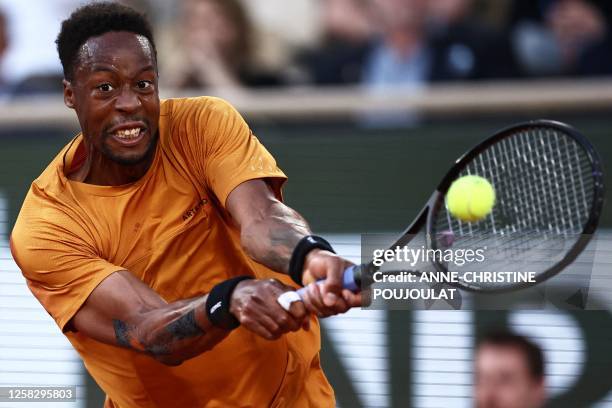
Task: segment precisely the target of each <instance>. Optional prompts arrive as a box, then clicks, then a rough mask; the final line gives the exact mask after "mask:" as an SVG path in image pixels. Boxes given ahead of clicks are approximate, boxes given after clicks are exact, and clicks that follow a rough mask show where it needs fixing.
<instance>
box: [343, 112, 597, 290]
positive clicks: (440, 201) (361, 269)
mask: <svg viewBox="0 0 612 408" xmlns="http://www.w3.org/2000/svg"><path fill="white" fill-rule="evenodd" d="M533 128H543V129H554V130H558V131H561V132H563V133H565V134H567V135H569V136H570V137H572V138H573V139H574V140H575V141H576V142H578V144H579V145H580V146H581V147H582V148H583V149H584V151H585V152H586V153H587V156H588V157H589V159H590V163H591V171H592V174H593V181H594V197H593V203H592V205H591V210H590V213H589V218H588V220H587V222H586V223H585V225H584V227H583V231H582V233H581V235H580V238H579V239H578V240H577V241H576V243H575V244H574V245H573V246H572V248H570V250H569V251H568V252H567V254H566V255H565V257H564V258H563V259H562V260H561V261H559V262H557V263H556V264H555V265H554V266H553V267H552V268H550V269H548V270H547V271H545V272H544V273H542V274H539V275H538V276H537V277H536V282H533V283H524V284H515V285H511V286H510V285H508V286H504V287H500V288H495V289H487V290H482V289H478V288H474V287H470V286H467V285H462V284H459V283H457V284H449V285H450V286H453V287H458V288H460V289H462V290H465V291H468V292H473V293H481V294H482V293H485V294H499V293H508V292H513V291H517V290H521V289H526V288H529V287H532V286H534V285H537V284H539V283H542V282H543V281H545V280H548V279H549V278H551V277H553V276H554V275H556V274H557V273H559V272H560V271H562V270H563V269H565V267H566V266H568V265H569V264H571V263H572V262H573V261H574V260H575V259H576V258H577V257H578V255H579V254H580V253H581V252H582V251H583V250H584V248H586V246H587V245H588V243H589V242H590V240H591V238H592V235H593V233H594V232H595V231H596V230H597V225H598V224H599V219H600V216H601V213H602V210H603V204H604V194H605V185H604V172H603V166H602V162H601V158H600V157H599V154H598V153H597V151H596V150H595V148H594V147H593V145H592V144H591V142H590V141H589V140H588V139H587V138H586V137H585V136H583V135H582V134H581V133H580V132H578V131H577V130H576V129H575V128H573V127H572V126H570V125H568V124H565V123H562V122H558V121H554V120H548V119H538V120H532V121H529V122H523V123H519V124H514V125H511V126H508V127H506V128H502V129H501V130H499V131H498V132H496V133H495V134H494V135H493V136H491V137H488V138H487V139H485V140H483V141H481V142H480V143H479V144H477V145H476V146H474V147H472V149H470V150H468V151H467V152H466V153H464V154H463V155H462V156H461V157H459V158H458V159H457V160H456V161H455V164H454V165H453V166H452V167H451V168H450V170H449V171H448V172H447V173H446V175H445V176H444V177H443V179H442V181H441V182H440V183H439V184H438V186H437V188H436V191H434V193H433V194H432V195H431V197H430V198H429V200H428V201H427V204H425V206H424V207H423V209H422V210H421V212H420V213H419V215H418V216H417V217H416V218H415V219H414V221H413V222H412V223H411V224H410V225H409V226H408V228H406V230H405V231H404V232H403V233H402V234H401V235H400V237H399V238H398V239H397V240H396V241H395V242H394V243H393V244H392V245H391V246H390V248H395V247H396V246H401V245H406V244H407V243H408V242H410V240H411V239H412V237H414V236H415V235H416V234H417V233H418V232H419V231H420V230H421V229H422V228H423V227H424V226H426V228H427V230H426V238H427V244H428V246H429V247H431V239H432V236H433V234H432V230H433V228H432V226H433V220H434V217H433V214H435V213H437V211H438V210H439V209H440V207H441V206H442V205H444V196H445V193H446V192H447V191H448V189H449V188H450V185H451V184H452V182H453V181H454V180H455V179H456V178H457V177H458V175H459V174H460V173H461V171H462V170H463V169H464V168H465V167H466V166H467V164H468V163H470V162H471V161H472V159H474V158H475V157H476V156H477V155H479V154H480V153H482V152H483V151H484V150H486V149H487V148H489V147H490V146H492V145H494V144H495V143H497V142H498V141H500V140H502V139H505V138H507V137H510V136H512V135H514V134H516V133H518V132H520V131H524V130H528V129H533ZM436 266H437V267H438V268H440V269H442V270H445V269H446V268H445V267H444V266H443V265H441V264H439V263H436ZM375 271H376V268H375V267H374V265H373V263H372V261H370V262H369V263H367V264H362V265H359V266H357V267H356V268H355V271H354V277H355V283H356V285H357V286H358V287H362V288H363V287H369V286H370V285H371V283H372V273H373V272H375Z"/></svg>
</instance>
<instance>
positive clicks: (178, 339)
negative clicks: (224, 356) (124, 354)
mask: <svg viewBox="0 0 612 408" xmlns="http://www.w3.org/2000/svg"><path fill="white" fill-rule="evenodd" d="M206 298H207V296H202V297H198V298H194V299H189V300H181V301H177V302H173V303H170V304H167V305H164V306H162V307H158V308H155V309H153V310H149V311H144V312H142V311H141V312H139V313H138V314H137V315H136V316H134V318H132V319H130V320H129V321H122V320H119V319H114V320H113V327H114V330H115V337H116V341H117V343H118V344H119V345H121V346H123V347H127V348H129V349H132V350H135V351H139V352H142V353H146V354H148V355H150V356H151V357H153V358H155V359H156V360H158V361H160V362H162V363H164V364H168V365H178V364H180V363H182V362H183V361H184V360H187V359H190V358H192V357H195V356H197V355H199V354H201V353H203V352H205V351H207V350H210V349H211V348H213V347H214V346H215V345H216V344H217V343H219V342H220V341H221V340H223V338H225V336H227V334H228V333H229V332H228V331H226V330H222V329H220V328H218V327H215V326H213V325H212V324H211V323H210V321H209V320H208V317H207V316H206V309H205V303H206Z"/></svg>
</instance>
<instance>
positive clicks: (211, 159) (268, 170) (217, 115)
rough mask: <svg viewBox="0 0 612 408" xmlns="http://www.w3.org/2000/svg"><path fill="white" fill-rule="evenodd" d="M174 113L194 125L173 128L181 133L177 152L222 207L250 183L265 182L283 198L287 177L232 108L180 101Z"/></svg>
mask: <svg viewBox="0 0 612 408" xmlns="http://www.w3.org/2000/svg"><path fill="white" fill-rule="evenodd" d="M174 110H178V111H179V112H173V115H174V114H176V117H177V118H179V120H184V121H187V122H191V123H193V125H191V126H184V125H179V126H173V131H175V132H178V133H183V134H181V135H178V137H179V138H180V139H181V141H182V142H181V146H180V148H181V149H182V150H183V151H184V153H185V154H186V156H187V160H189V161H191V162H192V163H191V165H192V166H193V167H194V168H195V169H196V171H197V172H198V173H199V174H198V177H199V179H200V180H202V181H203V182H204V183H205V184H206V186H207V187H208V188H209V190H211V191H212V192H213V193H214V194H215V196H216V197H217V199H218V201H219V202H220V203H221V204H222V205H224V206H225V201H226V199H227V197H228V195H229V194H230V193H231V191H232V190H233V189H234V188H236V187H237V186H238V185H239V184H241V183H243V182H245V181H248V180H252V179H267V180H268V182H269V184H270V185H271V186H272V187H273V189H274V191H275V194H276V196H277V197H278V198H279V199H281V198H282V196H281V187H282V185H283V183H284V182H285V181H286V179H287V177H286V176H285V174H284V173H283V172H282V171H281V170H280V169H279V168H278V166H277V164H276V161H275V160H274V157H272V155H271V154H270V153H269V152H268V150H266V148H265V147H264V146H263V145H262V144H261V143H260V141H259V140H258V139H257V137H255V135H254V134H253V132H252V131H251V129H250V128H249V126H248V125H247V123H246V122H245V120H244V119H243V118H242V116H241V115H240V114H239V113H238V112H237V111H236V109H234V107H232V106H231V105H230V104H229V103H227V102H226V101H224V100H222V99H219V98H211V97H202V98H191V99H188V100H182V101H180V102H178V103H176V104H175V106H174V107H173V111H174ZM186 112H189V113H186ZM176 136H177V135H174V136H172V137H176Z"/></svg>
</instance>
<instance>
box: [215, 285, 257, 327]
mask: <svg viewBox="0 0 612 408" xmlns="http://www.w3.org/2000/svg"><path fill="white" fill-rule="evenodd" d="M247 279H253V277H252V276H237V277H235V278H231V279H228V280H225V281H223V282H221V283H219V284H217V285H215V287H213V288H212V290H211V291H210V293H209V294H208V298H207V299H206V315H207V316H208V320H209V321H210V322H211V323H212V324H213V325H215V326H217V327H220V328H222V329H225V330H233V329H235V328H236V327H238V326H240V322H239V321H238V319H236V317H235V316H234V315H233V314H231V313H230V310H229V309H230V300H231V299H232V292H234V289H236V285H238V284H239V283H240V282H242V281H243V280H247Z"/></svg>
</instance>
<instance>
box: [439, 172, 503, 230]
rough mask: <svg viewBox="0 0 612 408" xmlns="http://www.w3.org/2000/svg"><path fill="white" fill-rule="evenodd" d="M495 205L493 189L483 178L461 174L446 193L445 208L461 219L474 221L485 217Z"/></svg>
mask: <svg viewBox="0 0 612 408" xmlns="http://www.w3.org/2000/svg"><path fill="white" fill-rule="evenodd" d="M493 205H495V189H494V188H493V186H492V185H491V183H489V181H488V180H487V179H485V178H482V177H479V176H463V177H460V178H458V179H457V180H455V181H454V182H453V184H451V186H450V188H449V190H448V192H447V193H446V208H448V211H450V213H451V214H452V215H453V217H456V218H458V219H460V220H462V221H469V222H474V221H478V220H480V219H482V218H484V217H486V216H487V215H488V214H489V213H490V212H491V210H492V209H493Z"/></svg>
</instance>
